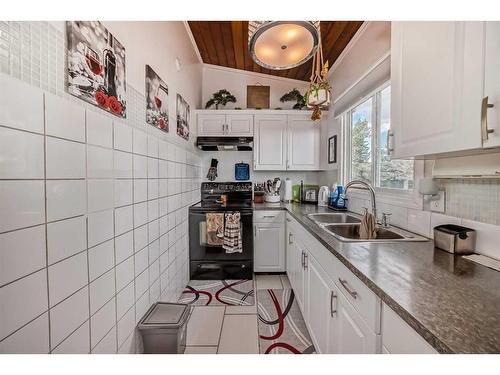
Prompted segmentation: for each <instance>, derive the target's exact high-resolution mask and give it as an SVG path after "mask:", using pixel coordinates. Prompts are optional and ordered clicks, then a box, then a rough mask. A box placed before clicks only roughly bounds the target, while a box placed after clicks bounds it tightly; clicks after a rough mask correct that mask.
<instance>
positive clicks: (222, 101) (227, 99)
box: [205, 89, 236, 109]
mask: <svg viewBox="0 0 500 375" xmlns="http://www.w3.org/2000/svg"><path fill="white" fill-rule="evenodd" d="M227 103H236V97H235V96H234V95H232V94H231V93H230V92H229V91H227V90H226V89H222V90H219V91H217V92H215V93H214V94H213V95H212V98H211V99H210V100H209V101H208V102H207V103H206V104H205V109H208V108H210V107H211V106H213V105H215V109H219V105H222V106H225V105H226V104H227Z"/></svg>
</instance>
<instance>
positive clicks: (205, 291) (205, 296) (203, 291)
mask: <svg viewBox="0 0 500 375" xmlns="http://www.w3.org/2000/svg"><path fill="white" fill-rule="evenodd" d="M179 303H187V304H189V305H193V306H209V305H210V306H215V305H219V306H220V305H223V306H224V305H226V306H252V305H254V304H255V294H254V289H253V280H191V281H190V282H189V284H188V285H187V286H186V288H185V289H184V292H182V296H181V298H180V299H179Z"/></svg>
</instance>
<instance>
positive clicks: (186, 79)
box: [104, 21, 202, 138]
mask: <svg viewBox="0 0 500 375" xmlns="http://www.w3.org/2000/svg"><path fill="white" fill-rule="evenodd" d="M104 25H105V26H106V27H107V28H108V30H109V31H110V32H111V33H113V34H114V35H115V37H116V38H117V39H118V40H119V41H120V42H121V43H122V44H123V46H124V47H125V48H126V52H127V56H126V64H127V81H128V83H129V84H130V85H132V86H133V87H134V88H135V89H136V90H138V91H139V92H140V93H141V94H144V91H145V82H144V69H145V65H146V64H148V65H150V66H151V67H152V68H153V70H154V71H155V72H156V73H158V75H160V77H161V78H162V79H163V80H164V81H165V83H166V84H167V85H168V89H169V104H170V105H169V112H168V113H169V117H170V123H172V124H175V114H176V108H175V106H176V101H175V97H176V95H177V93H180V94H181V95H182V96H183V97H184V99H185V100H186V101H187V102H188V104H189V105H190V106H191V113H193V110H194V109H195V108H199V106H200V104H201V81H202V70H201V67H202V65H201V63H200V62H199V61H198V57H197V55H196V52H195V51H194V48H193V46H192V43H191V40H190V39H189V35H188V33H187V31H186V28H185V26H184V24H183V22H164V21H162V22H158V21H157V22H154V21H147V22H128V21H126V22H124V21H110V22H104ZM176 58H178V59H179V61H180V63H181V69H180V71H177V69H176V66H175V59H176ZM191 117H192V120H194V119H193V115H191ZM195 128H196V126H194V121H192V124H191V129H195ZM174 133H175V129H174ZM193 138H194V137H193Z"/></svg>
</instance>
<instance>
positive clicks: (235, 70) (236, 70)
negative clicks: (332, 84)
mask: <svg viewBox="0 0 500 375" xmlns="http://www.w3.org/2000/svg"><path fill="white" fill-rule="evenodd" d="M205 67H207V68H210V69H216V70H221V71H225V72H231V73H238V74H246V75H249V76H254V77H256V78H259V77H260V78H266V79H270V80H274V81H283V82H294V83H296V84H299V85H307V84H308V83H309V82H307V81H301V80H299V79H293V78H286V77H280V76H274V75H271V74H265V73H257V72H252V71H249V70H244V69H235V68H229V67H227V66H221V65H213V64H207V63H203V68H205Z"/></svg>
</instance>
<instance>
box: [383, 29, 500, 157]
mask: <svg viewBox="0 0 500 375" xmlns="http://www.w3.org/2000/svg"><path fill="white" fill-rule="evenodd" d="M496 37H497V38H498V36H496ZM483 50H484V23H482V22H414V21H410V22H392V30H391V131H392V137H393V141H392V142H390V146H391V147H390V148H392V149H393V150H392V152H391V156H392V157H395V158H405V157H419V156H425V155H433V154H442V153H448V152H456V151H463V150H470V149H478V148H481V147H482V140H481V101H482V98H483V77H484V60H483V56H484V51H483ZM496 79H497V82H498V78H496Z"/></svg>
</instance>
